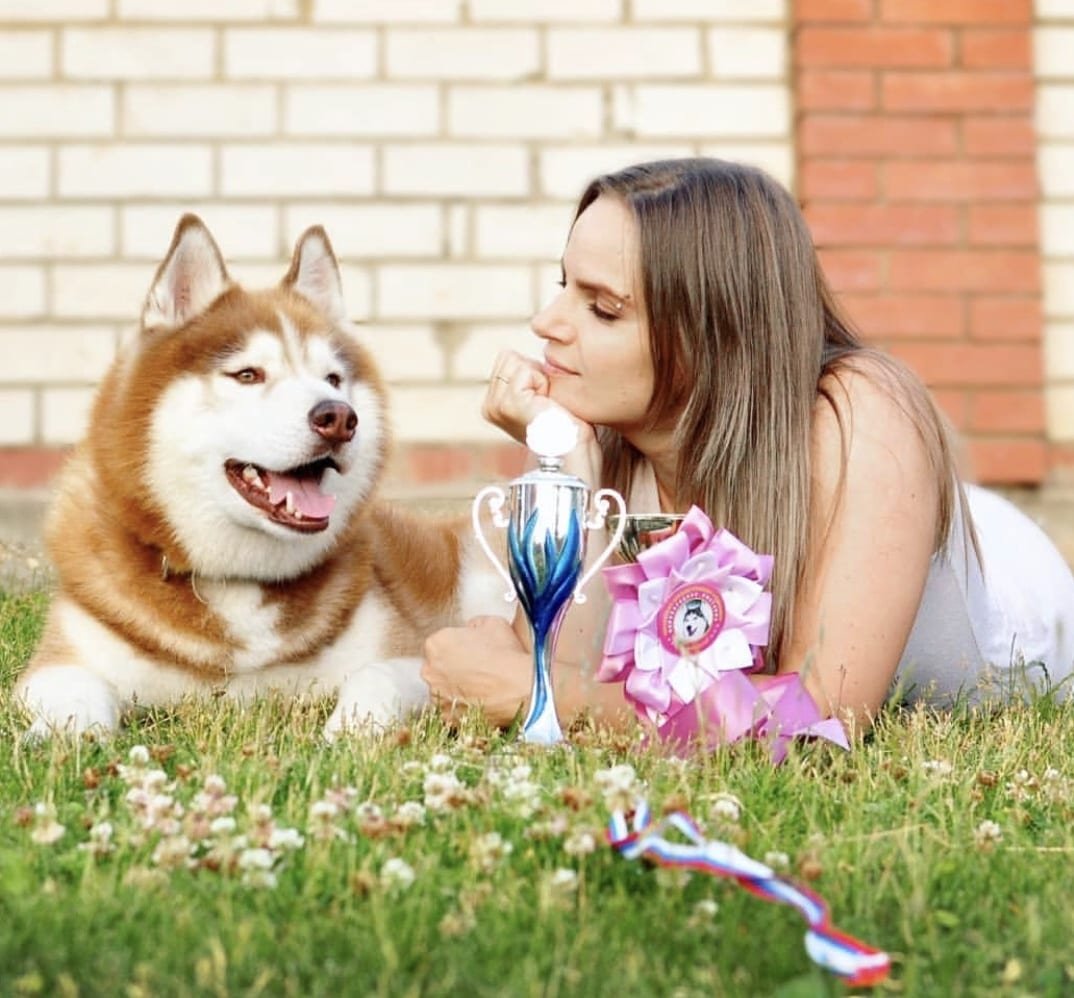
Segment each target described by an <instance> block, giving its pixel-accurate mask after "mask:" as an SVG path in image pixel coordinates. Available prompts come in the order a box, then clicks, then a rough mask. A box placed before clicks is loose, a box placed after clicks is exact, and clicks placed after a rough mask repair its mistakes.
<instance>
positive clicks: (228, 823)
mask: <svg viewBox="0 0 1074 998" xmlns="http://www.w3.org/2000/svg"><path fill="white" fill-rule="evenodd" d="M234 831H235V819H234V818H232V817H231V815H229V814H225V815H221V816H220V817H219V818H213V820H212V822H211V823H210V825H209V832H210V834H212V835H217V836H219V835H230V834H231V833H232V832H234Z"/></svg>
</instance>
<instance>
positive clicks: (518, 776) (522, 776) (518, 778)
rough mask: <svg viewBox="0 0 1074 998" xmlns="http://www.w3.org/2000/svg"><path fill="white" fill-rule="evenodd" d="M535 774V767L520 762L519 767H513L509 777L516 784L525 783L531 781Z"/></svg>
mask: <svg viewBox="0 0 1074 998" xmlns="http://www.w3.org/2000/svg"><path fill="white" fill-rule="evenodd" d="M532 774H533V767H532V766H530V765H529V764H528V763H525V762H520V763H519V764H518V765H517V766H512V767H511V770H510V772H509V773H508V774H507V775H508V777H509V778H510V779H512V780H514V781H515V782H516V783H525V782H528V781H529V778H530V776H531V775H532Z"/></svg>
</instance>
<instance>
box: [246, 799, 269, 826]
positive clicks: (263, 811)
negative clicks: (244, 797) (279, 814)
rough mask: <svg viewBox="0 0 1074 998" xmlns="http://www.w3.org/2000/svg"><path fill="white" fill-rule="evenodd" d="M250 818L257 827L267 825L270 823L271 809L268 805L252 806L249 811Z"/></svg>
mask: <svg viewBox="0 0 1074 998" xmlns="http://www.w3.org/2000/svg"><path fill="white" fill-rule="evenodd" d="M249 813H250V818H251V819H252V820H253V821H254V822H256V823H257V824H259V825H268V824H270V823H271V822H272V808H271V807H269V806H268V804H254V805H253V807H251V808H250V809H249Z"/></svg>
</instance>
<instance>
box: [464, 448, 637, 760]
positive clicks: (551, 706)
mask: <svg viewBox="0 0 1074 998" xmlns="http://www.w3.org/2000/svg"><path fill="white" fill-rule="evenodd" d="M530 446H531V449H532V448H533V444H532V443H531V444H530ZM568 449H569V448H568ZM538 462H539V466H538V468H537V470H536V471H531V472H529V473H528V474H525V475H523V476H522V477H521V478H517V479H515V480H514V481H513V482H511V483H510V485H509V487H508V492H507V494H505V493H504V490H503V489H502V488H500V487H499V486H496V485H490V486H488V487H487V488H484V489H482V490H481V491H480V492H478V494H477V495H476V496H475V497H474V505H473V526H474V532H475V534H476V535H477V540H478V543H479V544H480V545H481V547H482V549H483V550H484V552H485V554H486V555H488V557H489V559H490V560H491V562H492V564H493V565H494V566H495V567H496V570H497V571H498V572H499V573H500V575H502V576H503V578H504V580H505V581H506V582H507V583H508V585H510V586H511V589H510V590H509V591H508V593H507V594H506V598H507V599H514V598H515V597H516V596H517V598H518V600H519V602H520V603H521V605H522V609H523V610H524V611H525V613H526V617H527V618H528V619H529V623H530V628H531V631H532V634H533V666H534V668H533V690H532V694H531V696H530V706H529V712H528V713H527V715H526V719H525V721H524V722H523V724H522V735H521V738H522V741H526V742H537V743H540V744H544V745H554V744H556V743H558V742H562V741H563V740H564V738H563V731H562V729H561V728H560V725H559V719H558V717H557V716H556V707H555V702H554V698H553V695H552V683H551V669H552V658H553V653H554V650H555V646H556V638H557V637H558V635H559V628H560V625H561V624H562V623H563V617H564V615H565V614H566V612H567V609H568V608H569V607H570V605H571V604H572V603H583V602H585V595H584V594H583V593H582V589H583V588H584V587H585V585H586V583H587V582H589V580H590V579H591V578H592V577H593V576H594V575H595V574H596V572H597V570H598V569H599V568H600V566H601V565H603V564H604V562H605V561H607V559H608V557H609V556H610V555H611V553H612V552H613V551H614V550H615V549H616V548H617V547H618V545H619V542H620V540H621V538H622V534H623V520H624V514H625V512H626V506H625V504H624V502H623V497H622V496H620V495H619V493H618V492H616V491H615V490H614V489H600V490H599V491H598V492H596V493H595V494H593V497H592V498H593V510H592V514H591V515H590V514H589V505H590V490H589V488H588V486H587V485H586V484H585V482H583V481H582V480H581V479H580V478H576V477H574V476H573V475H567V474H564V473H563V472H561V471H560V470H559V468H560V465H561V463H562V459H561V458H560V457H559V456H557V455H542V454H538ZM484 503H487V504H488V508H489V511H490V512H491V514H492V522H493V524H494V525H495V526H497V527H500V528H506V529H507V563H508V566H509V569H505V568H504V566H503V564H502V563H501V562H500V560H499V558H497V557H496V555H495V554H494V553H493V551H492V549H491V547H490V546H489V544H488V541H487V540H486V539H485V536H484V533H483V531H482V528H481V521H480V514H481V509H482V505H483V504H484ZM610 503H614V504H615V505H616V507H617V509H618V512H619V526H618V528H617V529H616V530H615V531H614V533H613V536H612V539H611V542H610V543H609V544H608V546H607V547H606V548H605V549H604V551H603V552H601V554H600V556H599V557H598V558H597V559H596V561H595V562H594V563H593V564H591V565H590V567H589V570H588V571H586V572H585V573H584V574H583V569H584V566H585V555H586V534H587V531H588V530H599V529H602V528H603V527H604V522H605V517H606V516H607V513H608V508H609V504H610ZM505 505H506V507H507V510H506V512H505V510H504V506H505Z"/></svg>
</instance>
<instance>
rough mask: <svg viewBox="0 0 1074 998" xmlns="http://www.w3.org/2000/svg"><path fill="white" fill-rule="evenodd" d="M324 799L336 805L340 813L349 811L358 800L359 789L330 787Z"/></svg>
mask: <svg viewBox="0 0 1074 998" xmlns="http://www.w3.org/2000/svg"><path fill="white" fill-rule="evenodd" d="M324 799H325V800H327V801H331V802H332V803H333V804H335V805H336V807H338V808H339V810H340V812H343V811H349V810H350V809H351V808H352V807H354V802H355V801H356V800H357V799H358V788H357V787H329V788H328V789H327V790H326V791H325V793H324Z"/></svg>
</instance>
